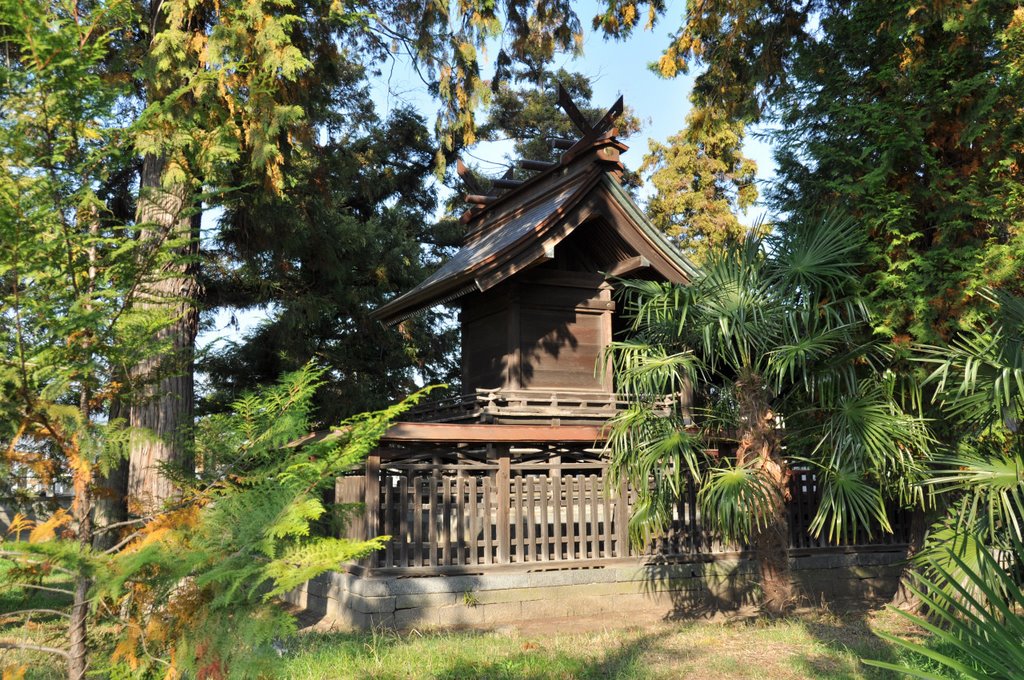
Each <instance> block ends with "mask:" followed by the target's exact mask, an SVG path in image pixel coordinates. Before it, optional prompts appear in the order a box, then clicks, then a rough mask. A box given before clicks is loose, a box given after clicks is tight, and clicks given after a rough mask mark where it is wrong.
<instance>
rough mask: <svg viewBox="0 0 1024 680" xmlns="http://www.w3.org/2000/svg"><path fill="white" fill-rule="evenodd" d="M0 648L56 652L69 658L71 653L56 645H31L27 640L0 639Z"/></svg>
mask: <svg viewBox="0 0 1024 680" xmlns="http://www.w3.org/2000/svg"><path fill="white" fill-rule="evenodd" d="M0 649H27V650H31V651H33V652H46V653H47V654H57V655H58V656H63V657H64V658H65V659H70V658H71V655H70V654H68V652H67V650H65V649H60V648H58V647H45V646H43V645H33V644H30V643H28V642H11V641H9V640H0Z"/></svg>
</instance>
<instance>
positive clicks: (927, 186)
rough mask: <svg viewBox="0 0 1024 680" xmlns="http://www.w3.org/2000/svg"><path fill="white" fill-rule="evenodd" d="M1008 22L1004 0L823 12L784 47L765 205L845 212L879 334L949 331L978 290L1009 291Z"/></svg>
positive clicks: (972, 314) (1014, 93)
mask: <svg viewBox="0 0 1024 680" xmlns="http://www.w3.org/2000/svg"><path fill="white" fill-rule="evenodd" d="M1022 21H1024V15H1022V14H1021V12H1020V9H1019V7H1018V6H1017V3H1013V2H993V3H982V4H976V3H967V2H954V3H947V4H944V5H941V6H935V7H922V6H920V5H918V4H917V3H914V2H909V1H908V2H857V3H854V4H853V5H852V6H851V7H850V9H849V10H848V11H847V10H843V11H837V10H833V9H832V8H830V7H828V6H827V5H822V6H821V7H820V8H819V14H818V25H819V29H818V34H817V35H816V36H814V37H813V38H810V39H806V40H803V41H801V42H800V43H798V44H796V45H795V46H794V47H793V49H792V61H791V62H790V65H789V66H788V67H787V69H786V71H787V75H788V76H789V78H788V80H787V85H786V88H785V90H784V91H785V96H784V97H780V98H779V99H778V100H777V102H776V103H775V104H774V106H773V109H774V110H775V111H777V112H778V128H777V130H776V131H775V132H774V133H773V138H774V139H775V140H776V142H777V143H778V145H779V152H778V161H779V181H778V183H777V184H776V186H775V187H774V188H773V190H772V193H771V199H772V202H773V204H774V206H775V207H776V208H777V209H778V210H780V211H782V212H784V213H789V214H792V215H805V214H808V213H810V212H813V211H814V210H816V209H817V207H818V206H820V205H821V204H822V203H823V202H828V203H832V204H836V205H842V206H844V210H846V211H847V212H848V213H849V214H851V215H855V216H857V219H858V221H860V222H861V224H862V225H863V228H864V229H865V230H867V231H868V233H869V234H870V247H869V249H868V251H867V253H866V255H867V257H866V259H865V273H866V275H867V280H866V283H867V285H868V287H867V290H868V298H869V300H870V301H871V302H872V303H873V305H874V307H875V309H876V311H877V312H878V315H879V316H878V320H877V321H876V322H875V323H876V325H877V327H878V328H879V330H880V332H882V333H884V334H885V335H889V336H892V335H901V334H902V335H909V336H910V337H911V338H913V339H914V340H916V341H921V342H935V340H936V339H937V338H948V337H949V336H950V335H951V334H952V333H953V332H955V331H956V330H959V329H968V328H970V327H972V326H974V325H975V324H977V323H979V322H980V321H981V320H982V315H983V313H984V310H985V308H986V307H987V306H988V301H987V300H986V298H985V296H984V295H983V294H982V290H983V288H984V287H986V286H996V287H1006V288H1008V289H1009V290H1015V291H1018V292H1019V289H1020V284H1021V279H1020V274H1019V272H1020V265H1019V262H1020V260H1021V257H1022V255H1024V193H1022V192H1024V165H1022V162H1021V161H1022V160H1024V117H1022V115H1021V112H1020V107H1019V96H1018V93H1019V92H1020V91H1021V89H1022V88H1024V80H1022V77H1021V73H1020V72H1018V71H1014V70H1013V68H1012V63H1013V62H1012V60H1011V59H1010V58H1009V57H1010V55H1011V54H1012V53H1013V52H1014V50H1018V49H1019V46H1017V45H1016V42H1017V41H1019V40H1020V37H1019V29H1014V26H1015V25H1017V26H1019V25H1020V23H1021V22H1022ZM1015 31H1016V32H1015ZM822 63H829V64H833V65H835V66H836V67H835V68H827V69H822V68H820V64H822Z"/></svg>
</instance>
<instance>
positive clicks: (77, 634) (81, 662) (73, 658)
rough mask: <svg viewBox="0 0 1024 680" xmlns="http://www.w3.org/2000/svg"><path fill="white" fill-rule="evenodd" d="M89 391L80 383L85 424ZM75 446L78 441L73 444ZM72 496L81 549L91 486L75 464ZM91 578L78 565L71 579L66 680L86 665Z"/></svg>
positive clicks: (86, 539)
mask: <svg viewBox="0 0 1024 680" xmlns="http://www.w3.org/2000/svg"><path fill="white" fill-rule="evenodd" d="M89 401H90V391H89V388H88V386H86V385H83V388H82V394H81V395H80V401H79V409H80V410H81V413H82V422H83V424H84V426H86V427H88V423H89V421H90V419H91V412H90V407H89ZM74 446H77V445H74ZM81 455H82V453H81V451H80V450H75V451H74V457H75V458H80V456H81ZM73 469H74V470H75V472H74V490H75V498H74V501H73V502H72V504H71V512H72V515H73V516H74V519H75V527H76V530H77V532H78V536H77V538H78V546H79V549H80V550H81V551H82V552H85V551H87V550H88V549H89V548H90V547H91V546H92V540H93V524H92V512H93V507H92V506H93V493H92V491H93V486H92V481H93V480H92V479H91V478H90V475H89V473H87V472H85V471H83V470H82V469H81V468H79V467H78V466H73ZM91 585H92V581H91V579H89V577H88V576H87V575H86V573H85V572H84V571H83V570H81V569H79V570H78V573H77V574H76V575H75V579H74V595H73V597H72V600H71V618H70V619H69V620H68V680H82V679H83V678H84V677H85V671H86V670H87V669H88V667H89V646H88V640H87V633H88V625H89V621H88V615H89V599H88V596H89V587H90V586H91Z"/></svg>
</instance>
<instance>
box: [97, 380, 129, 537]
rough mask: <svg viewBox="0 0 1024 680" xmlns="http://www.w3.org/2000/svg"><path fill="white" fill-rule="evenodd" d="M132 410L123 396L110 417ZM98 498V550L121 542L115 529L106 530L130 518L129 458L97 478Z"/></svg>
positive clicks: (112, 406) (112, 409) (116, 417)
mask: <svg viewBox="0 0 1024 680" xmlns="http://www.w3.org/2000/svg"><path fill="white" fill-rule="evenodd" d="M127 416H128V409H127V408H125V406H124V405H123V403H122V402H121V400H120V399H115V400H114V401H113V402H112V403H111V405H110V411H109V414H108V418H109V420H117V419H118V418H126V417H127ZM94 493H95V499H94V500H93V507H94V509H93V515H92V517H93V526H94V527H95V531H94V536H93V542H92V547H93V548H95V549H97V550H107V549H109V548H112V547H114V546H115V545H116V544H117V541H118V536H117V532H115V531H103V530H104V529H105V528H106V527H109V526H110V525H112V524H118V523H119V522H124V521H125V520H126V519H128V505H127V496H128V459H127V458H125V459H123V460H121V461H120V462H119V463H118V464H117V466H116V467H113V468H111V470H110V472H108V473H107V474H106V475H100V476H98V477H97V479H96V485H95V492H94Z"/></svg>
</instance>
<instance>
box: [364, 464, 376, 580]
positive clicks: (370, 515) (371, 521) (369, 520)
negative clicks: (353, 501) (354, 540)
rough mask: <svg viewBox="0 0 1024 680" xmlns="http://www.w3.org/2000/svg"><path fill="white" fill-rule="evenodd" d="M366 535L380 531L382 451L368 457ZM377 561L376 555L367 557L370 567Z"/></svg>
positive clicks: (367, 563)
mask: <svg viewBox="0 0 1024 680" xmlns="http://www.w3.org/2000/svg"><path fill="white" fill-rule="evenodd" d="M365 494H366V495H365V497H364V501H363V502H364V503H365V505H366V513H365V517H366V524H365V526H366V537H367V538H374V537H375V536H377V534H378V533H379V532H380V453H378V452H376V451H375V452H373V453H371V454H370V455H369V456H367V457H366V488H365ZM375 561H376V556H375V555H370V556H369V557H367V558H366V566H367V567H369V566H370V565H372V564H373V563H374V562H375Z"/></svg>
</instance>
